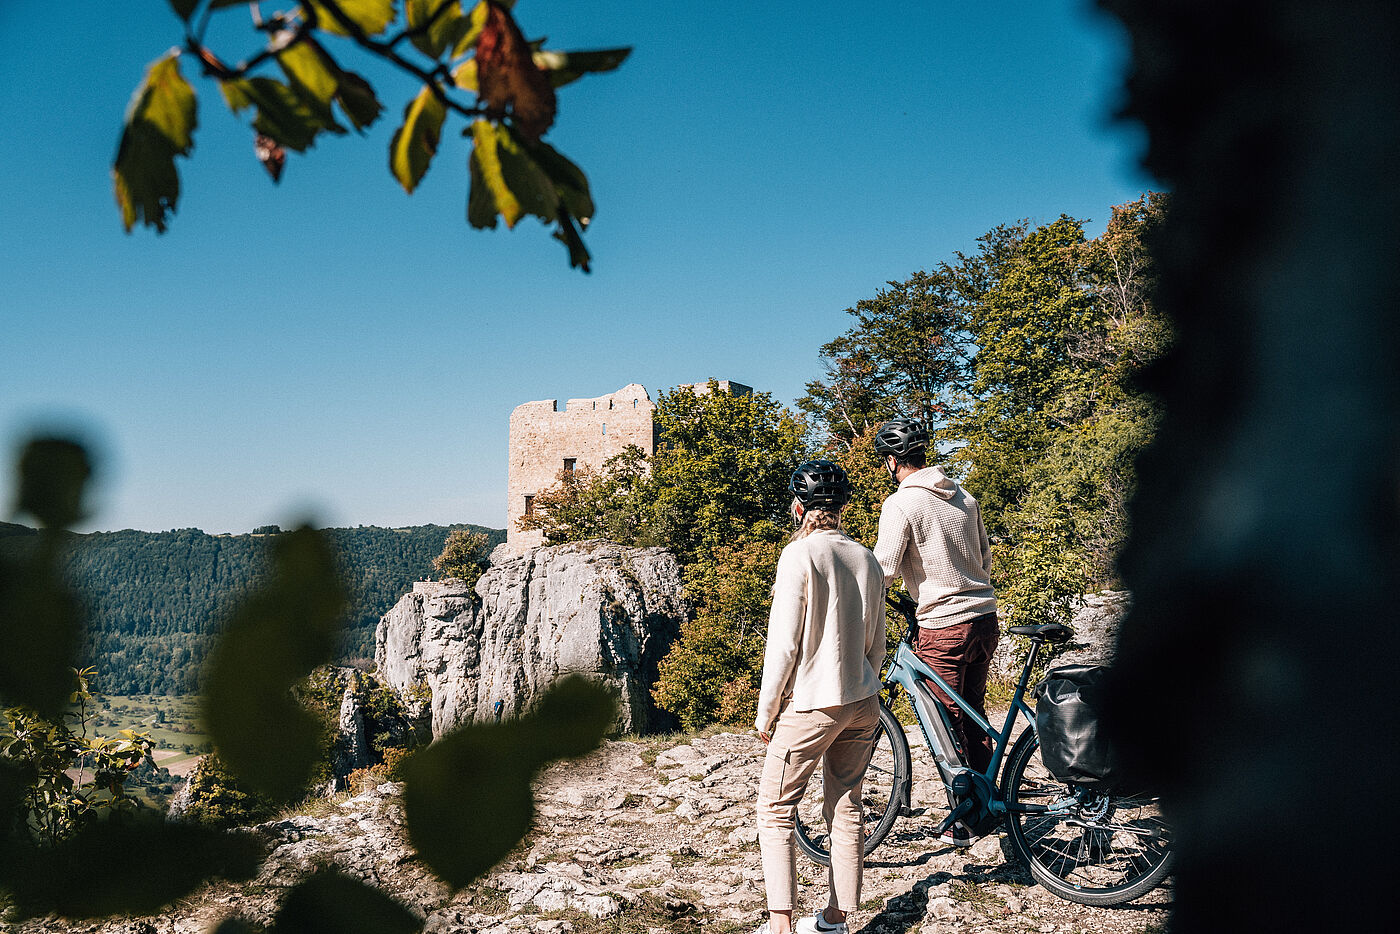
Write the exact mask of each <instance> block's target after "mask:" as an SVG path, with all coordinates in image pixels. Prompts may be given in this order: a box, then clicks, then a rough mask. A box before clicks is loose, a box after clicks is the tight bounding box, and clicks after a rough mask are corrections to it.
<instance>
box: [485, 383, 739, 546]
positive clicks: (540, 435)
mask: <svg viewBox="0 0 1400 934" xmlns="http://www.w3.org/2000/svg"><path fill="white" fill-rule="evenodd" d="M686 386H688V387H689V388H690V389H693V390H695V392H696V393H697V394H699V393H704V392H708V391H709V384H708V383H694V384H686ZM681 388H685V386H683V387H681ZM719 388H720V391H722V392H733V393H739V394H747V393H751V392H753V390H752V389H750V388H749V387H748V386H745V385H742V384H741V383H735V382H731V381H729V380H720V381H719ZM655 412H656V405H655V403H653V402H652V401H651V396H650V395H649V394H648V393H647V391H646V387H644V386H642V385H641V384H640V383H629V384H628V385H626V386H623V387H622V388H621V389H619V390H618V391H617V392H614V393H609V394H608V395H606V396H598V397H597V398H596V399H570V400H568V401H567V402H566V403H565V404H564V409H563V411H560V409H559V400H558V399H545V400H542V401H539V402H526V403H523V404H521V405H518V406H516V407H515V411H513V412H511V413H510V469H509V473H508V477H507V481H506V545H507V547H508V548H509V549H510V550H511V551H514V552H521V551H524V550H525V549H527V548H533V547H535V546H536V545H543V544H544V533H542V532H522V531H520V530H519V529H517V528H516V525H517V523H519V521H520V518H521V516H524V515H525V514H526V513H527V512H529V511H531V510H532V509H533V508H534V507H533V500H534V498H535V496H536V494H538V493H539V492H540V491H541V490H545V489H548V488H549V487H551V486H553V485H554V483H555V481H556V480H557V478H558V476H559V472H560V471H563V470H578V469H581V468H583V467H592V468H594V469H597V468H599V467H602V466H603V461H605V460H607V459H608V458H609V457H612V456H613V455H615V454H621V453H622V449H623V448H625V447H627V445H629V444H635V445H636V446H637V447H639V448H641V449H642V451H643V452H645V453H646V455H647V456H648V457H650V456H651V455H652V454H654V453H656V443H657V429H656V420H655Z"/></svg>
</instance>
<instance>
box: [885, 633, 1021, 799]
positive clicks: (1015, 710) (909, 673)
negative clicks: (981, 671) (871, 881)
mask: <svg viewBox="0 0 1400 934" xmlns="http://www.w3.org/2000/svg"><path fill="white" fill-rule="evenodd" d="M1039 650H1040V642H1039V641H1033V642H1032V644H1031V651H1030V654H1029V655H1028V656H1027V657H1026V663H1025V665H1024V666H1023V667H1022V669H1021V676H1020V678H1019V679H1018V680H1017V682H1016V691H1015V693H1014V694H1012V697H1011V709H1010V710H1008V711H1007V713H1006V722H1005V723H1004V724H1003V725H1002V728H1001V730H997V729H995V728H994V727H993V726H992V725H991V724H990V723H988V722H987V720H986V719H985V718H983V717H982V716H981V715H980V714H978V713H977V711H975V710H973V709H972V705H971V704H969V703H968V702H967V701H966V700H964V699H963V698H962V696H961V695H959V694H958V693H957V692H956V691H954V690H953V689H952V688H951V687H949V686H948V682H947V681H944V680H943V678H941V677H939V675H938V673H937V672H936V671H934V670H933V669H932V668H930V667H929V666H928V665H927V664H926V663H925V662H924V661H923V660H922V659H920V658H919V657H918V656H917V655H915V654H914V649H913V647H912V646H911V645H910V644H909V634H908V632H907V631H906V632H905V634H904V637H903V638H901V639H900V640H899V644H898V646H896V647H895V651H894V658H893V660H892V661H891V662H890V666H889V669H888V670H887V672H886V674H885V678H884V683H885V686H886V688H887V689H891V699H893V696H894V694H893V689H894V688H895V687H896V686H898V687H902V688H904V690H905V692H906V693H907V694H908V695H909V700H910V703H911V704H912V705H913V707H914V716H915V718H916V719H917V720H918V723H919V729H920V731H921V732H922V733H923V735H924V741H925V742H926V743H927V744H928V749H929V752H930V753H931V754H932V755H933V757H934V761H935V762H936V763H937V764H938V771H939V775H940V776H941V777H942V779H943V787H944V789H945V790H946V791H947V793H948V802H949V806H950V807H951V806H953V805H954V804H955V803H956V796H955V794H954V792H953V785H952V783H953V777H954V776H955V775H957V774H958V773H959V772H962V771H969V772H970V771H971V769H969V768H968V767H967V765H966V763H964V762H963V760H962V757H961V755H959V753H958V743H957V740H956V738H955V736H954V734H953V729H952V724H950V723H949V721H948V714H947V712H946V711H945V710H944V709H943V705H942V704H941V703H940V702H939V701H938V698H936V697H935V696H934V695H933V691H932V690H931V688H930V685H933V686H936V687H937V688H938V689H939V690H940V691H942V692H943V693H944V694H946V695H947V696H948V697H949V698H951V699H952V701H953V703H955V704H957V705H958V707H959V708H960V709H961V710H962V711H963V713H964V714H965V715H966V716H967V717H968V719H969V720H970V721H971V722H972V723H975V724H976V725H977V728H978V729H980V730H981V731H982V732H983V733H986V734H987V736H989V737H991V739H992V740H993V743H994V748H993V750H992V760H991V763H990V764H989V765H988V766H987V770H986V772H983V773H975V772H974V773H973V774H980V775H981V777H982V778H983V779H985V780H986V782H987V784H988V786H989V789H990V790H991V791H992V792H995V790H996V788H997V778H996V776H997V772H998V770H999V769H1000V767H1001V763H1002V759H1003V758H1004V757H1005V755H1006V750H1007V747H1008V746H1009V745H1010V743H1011V739H1012V736H1011V731H1012V727H1014V726H1015V723H1016V717H1017V715H1018V714H1019V715H1021V716H1024V717H1025V718H1026V722H1027V723H1029V724H1030V728H1031V729H1032V730H1034V729H1035V711H1033V710H1032V709H1031V708H1030V706H1029V705H1027V704H1026V702H1025V693H1026V685H1027V682H1028V681H1029V680H1030V675H1031V669H1032V667H1033V666H1034V665H1035V659H1036V655H1037V654H1038V653H1039ZM901 794H902V795H903V797H904V801H903V806H904V807H905V808H906V809H907V808H908V807H909V789H908V788H905V789H901ZM987 806H988V808H989V809H990V811H991V812H992V813H993V814H1004V813H1006V810H1007V808H1006V804H1005V803H1004V802H1003V801H1002V800H1001V796H1000V795H998V794H995V793H993V794H991V795H990V798H989V800H988V801H987ZM1043 809H1044V807H1043V806H1032V807H1028V808H1027V810H1043ZM1018 810H1019V808H1018Z"/></svg>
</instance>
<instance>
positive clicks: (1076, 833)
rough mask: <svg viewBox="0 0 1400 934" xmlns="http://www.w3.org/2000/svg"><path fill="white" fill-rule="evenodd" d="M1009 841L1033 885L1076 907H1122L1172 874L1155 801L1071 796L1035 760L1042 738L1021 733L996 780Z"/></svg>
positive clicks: (1085, 794) (1166, 835) (1165, 832)
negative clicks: (1026, 808)
mask: <svg viewBox="0 0 1400 934" xmlns="http://www.w3.org/2000/svg"><path fill="white" fill-rule="evenodd" d="M1001 790H1002V795H1003V797H1004V799H1005V801H1006V804H1007V806H1008V807H1009V808H1010V807H1014V806H1016V805H1018V804H1019V805H1045V806H1047V807H1049V808H1051V810H1048V811H1045V812H1039V813H1025V812H1018V811H1015V810H1009V811H1008V812H1007V815H1006V829H1007V836H1008V837H1009V838H1010V840H1011V845H1012V848H1013V849H1015V851H1016V854H1017V856H1019V857H1020V859H1021V861H1022V862H1023V863H1025V864H1026V866H1027V867H1028V868H1029V869H1030V871H1031V875H1032V876H1034V877H1035V881H1037V882H1039V883H1040V884H1041V885H1043V886H1045V888H1047V889H1049V890H1050V891H1051V892H1054V893H1055V894H1056V895H1058V896H1059V897H1061V898H1064V899H1068V900H1069V901H1072V902H1078V903H1079V904H1081V905H1096V906H1103V905H1121V904H1122V903H1124V902H1130V901H1132V900H1133V899H1135V898H1138V897H1140V896H1142V895H1144V894H1146V893H1147V892H1149V891H1151V890H1152V889H1153V888H1155V887H1156V886H1157V884H1158V883H1160V882H1161V881H1162V880H1163V879H1164V878H1166V876H1167V873H1169V872H1170V871H1171V862H1172V854H1171V829H1170V828H1169V827H1168V826H1167V824H1166V822H1165V821H1164V820H1163V819H1162V814H1161V811H1160V810H1159V809H1158V807H1157V799H1156V798H1153V797H1149V796H1146V795H1144V796H1136V797H1134V796H1117V795H1102V794H1093V793H1088V792H1080V793H1078V794H1076V793H1074V792H1072V790H1071V788H1070V787H1069V786H1068V785H1065V784H1063V783H1061V782H1058V781H1056V780H1055V777H1054V776H1053V775H1051V774H1050V772H1049V770H1048V769H1046V768H1045V765H1044V763H1043V762H1041V759H1040V737H1038V736H1037V735H1036V734H1035V731H1034V730H1026V731H1025V732H1024V733H1022V734H1021V736H1020V738H1019V739H1017V740H1016V744H1015V745H1014V746H1013V747H1012V748H1011V754H1010V755H1009V756H1008V757H1007V760H1006V768H1005V770H1004V771H1003V773H1002V780H1001Z"/></svg>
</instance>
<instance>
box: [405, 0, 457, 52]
mask: <svg viewBox="0 0 1400 934" xmlns="http://www.w3.org/2000/svg"><path fill="white" fill-rule="evenodd" d="M444 7H446V9H443V8H444ZM404 15H405V18H406V19H407V20H408V28H409V31H410V33H412V34H411V35H410V37H409V38H410V40H411V41H412V42H413V44H414V46H415V47H416V48H417V49H418V51H420V52H422V53H423V54H424V55H427V56H429V57H430V58H438V57H440V56H441V55H442V53H443V52H446V51H447V50H448V49H450V48H453V47H455V46H456V44H457V43H458V42H459V41H461V39H462V38H463V37H464V36H465V35H466V34H467V33H468V32H470V31H471V28H472V27H471V23H472V21H471V18H470V17H469V16H467V14H466V13H464V12H463V11H462V3H461V0H406V3H405V6H404ZM426 23H431V24H432V25H430V26H428V27H427V28H426V29H423V26H424V24H426ZM419 29H423V31H422V32H418V31H417V30H419Z"/></svg>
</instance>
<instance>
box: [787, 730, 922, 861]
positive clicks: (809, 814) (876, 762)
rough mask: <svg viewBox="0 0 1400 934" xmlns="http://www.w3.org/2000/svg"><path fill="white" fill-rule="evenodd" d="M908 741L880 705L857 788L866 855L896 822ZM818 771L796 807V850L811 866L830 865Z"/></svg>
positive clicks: (904, 784)
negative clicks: (871, 746)
mask: <svg viewBox="0 0 1400 934" xmlns="http://www.w3.org/2000/svg"><path fill="white" fill-rule="evenodd" d="M909 773H910V763H909V741H908V740H907V739H906V738H905V736H904V727H903V726H901V725H900V722H899V720H898V718H896V717H895V715H894V714H893V713H891V712H890V709H889V708H888V707H886V706H885V705H884V703H883V702H881V704H880V725H879V726H877V727H876V728H875V749H874V751H873V753H872V754H871V757H870V766H869V768H867V769H866V770H865V782H864V784H863V785H862V787H861V795H860V801H861V810H862V812H863V813H864V816H865V852H866V853H869V852H870V851H871V850H873V849H875V847H877V846H879V845H880V842H881V841H882V840H884V839H885V837H886V836H887V835H888V834H889V832H890V828H891V827H893V826H894V822H895V821H896V820H897V819H898V818H899V809H900V806H901V800H902V796H903V794H902V789H904V788H906V787H908V785H909ZM825 804H826V798H825V796H824V795H823V793H822V770H821V769H820V768H819V769H817V770H816V772H814V773H813V774H812V780H811V781H810V782H808V783H807V791H806V792H805V793H804V794H803V795H802V800H801V801H799V802H798V803H797V846H798V848H799V849H801V850H802V852H803V853H806V854H807V855H808V856H809V857H810V858H811V859H812V860H813V861H814V862H816V863H820V864H821V865H823V866H829V865H830V864H831V835H830V833H829V832H828V828H827V824H826V816H825V814H824V813H823V807H824V806H825Z"/></svg>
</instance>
